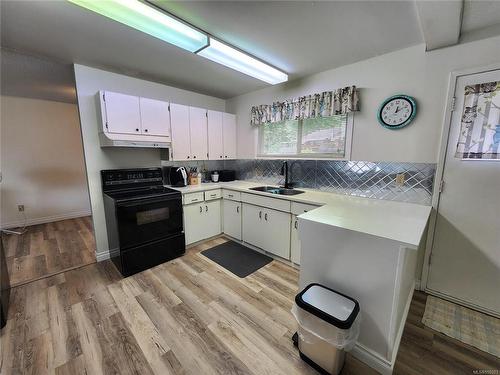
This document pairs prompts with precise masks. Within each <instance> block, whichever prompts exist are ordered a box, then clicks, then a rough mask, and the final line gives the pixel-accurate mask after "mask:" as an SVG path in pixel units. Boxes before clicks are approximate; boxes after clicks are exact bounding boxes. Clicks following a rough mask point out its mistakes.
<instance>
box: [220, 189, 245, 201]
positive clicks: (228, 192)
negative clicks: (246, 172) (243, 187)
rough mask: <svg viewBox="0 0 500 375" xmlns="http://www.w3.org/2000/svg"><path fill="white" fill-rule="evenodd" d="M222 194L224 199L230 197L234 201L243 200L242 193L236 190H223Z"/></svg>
mask: <svg viewBox="0 0 500 375" xmlns="http://www.w3.org/2000/svg"><path fill="white" fill-rule="evenodd" d="M222 195H223V197H224V199H230V200H233V201H238V202H239V201H241V193H240V192H239V191H234V190H222Z"/></svg>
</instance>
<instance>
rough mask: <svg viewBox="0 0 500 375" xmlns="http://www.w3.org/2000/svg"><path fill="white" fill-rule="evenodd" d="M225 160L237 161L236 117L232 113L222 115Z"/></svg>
mask: <svg viewBox="0 0 500 375" xmlns="http://www.w3.org/2000/svg"><path fill="white" fill-rule="evenodd" d="M222 130H223V135H222V136H223V143H224V159H236V116H235V115H232V114H230V113H224V114H223V115H222Z"/></svg>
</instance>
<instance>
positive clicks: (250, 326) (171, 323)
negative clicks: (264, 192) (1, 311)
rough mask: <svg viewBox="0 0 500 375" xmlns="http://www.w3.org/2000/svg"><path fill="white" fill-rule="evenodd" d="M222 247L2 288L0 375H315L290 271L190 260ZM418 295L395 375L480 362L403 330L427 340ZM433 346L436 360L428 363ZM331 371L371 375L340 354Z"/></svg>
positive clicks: (443, 342)
mask: <svg viewBox="0 0 500 375" xmlns="http://www.w3.org/2000/svg"><path fill="white" fill-rule="evenodd" d="M224 241H226V240H225V239H223V238H218V239H215V240H210V241H207V242H205V243H202V244H200V245H198V246H196V247H193V248H191V249H189V250H188V251H187V253H186V255H185V256H183V257H182V258H178V259H176V260H174V261H171V262H168V263H164V264H162V265H160V266H157V267H154V268H152V269H150V270H147V271H144V272H142V273H139V274H136V275H134V276H131V277H129V278H126V279H122V278H121V276H120V275H119V274H118V272H117V271H116V269H115V268H114V266H113V264H112V263H111V262H110V261H105V262H100V263H96V264H92V265H89V266H85V267H82V268H79V269H76V270H72V271H68V272H65V273H61V274H58V275H56V276H53V277H50V278H45V279H42V280H39V281H36V282H33V283H30V284H26V285H23V286H20V287H17V288H14V289H13V290H12V297H11V310H10V311H9V320H8V323H7V326H6V328H4V332H3V335H2V362H1V364H0V372H1V373H2V374H18V373H26V374H46V373H47V374H58V375H62V374H71V375H75V374H89V375H94V374H196V375H200V374H283V375H292V374H315V371H313V370H312V369H311V368H309V367H308V366H307V365H306V364H305V363H303V362H302V361H301V360H300V359H299V356H298V352H297V350H296V349H295V348H294V347H293V344H292V342H291V336H292V335H293V333H294V332H295V331H296V323H295V321H294V318H293V316H292V315H291V313H290V308H291V306H292V303H293V297H294V296H295V294H296V292H297V282H298V271H297V270H295V269H293V268H291V267H289V266H287V265H284V264H282V263H280V262H277V261H273V262H271V263H269V264H268V265H266V266H265V267H263V268H261V269H260V270H258V271H257V272H255V273H253V274H252V275H250V276H248V277H246V278H244V279H240V278H238V277H236V276H234V275H233V274H231V273H229V272H228V271H226V270H225V269H223V268H222V267H220V266H218V265H217V264H215V263H213V262H212V261H210V260H209V259H207V258H205V257H204V256H203V255H201V254H199V252H200V251H202V250H205V249H208V248H210V247H212V246H215V245H218V244H220V243H223V242H224ZM422 298H423V295H421V294H417V295H416V300H415V301H414V304H412V313H411V318H410V319H409V321H410V325H407V327H406V330H405V337H404V338H403V343H402V353H400V356H399V357H398V365H397V367H396V370H395V371H397V373H398V374H417V373H418V374H433V373H436V372H433V370H436V369H438V370H442V369H443V372H438V373H443V374H457V373H462V372H463V371H465V369H466V368H467V367H466V364H465V363H468V361H469V360H470V358H475V361H474V362H471V363H472V365H473V366H475V367H469V369H471V368H482V367H481V366H487V365H489V366H491V365H492V362H491V361H489V360H488V359H487V358H486V357H484V356H479V355H477V352H475V353H473V354H471V355H469V352H467V348H465V347H461V348H460V349H459V350H455V351H453V350H451V349H447V348H448V345H449V343H447V342H446V338H443V339H440V340H439V341H438V342H437V343H436V344H434V343H433V341H432V340H435V339H436V337H435V336H432V334H431V333H428V332H427V333H426V334H423V333H421V332H420V331H415V330H417V329H418V330H420V329H422V330H424V331H427V330H426V328H425V327H420V326H419V325H418V323H417V322H416V319H417V316H418V315H419V314H420V316H421V313H423V311H421V308H422V306H421V303H422ZM431 336H432V337H431ZM422 337H424V341H421V340H422ZM450 340H451V339H450ZM438 344H439V345H438ZM433 345H434V346H436V345H438V346H439V349H440V350H441V351H442V353H441V354H436V358H434V357H432V354H431V353H432V351H431V349H430V346H433ZM454 345H455V344H454ZM450 348H454V346H450ZM399 362H401V363H399ZM454 362H455V363H454ZM436 363H437V364H439V367H436V366H437V365H436ZM428 364H430V365H428ZM447 366H448V367H447ZM478 366H479V367H478ZM485 368H487V367H485ZM455 370H458V371H455ZM468 373H469V374H471V373H472V372H471V371H469V372H468ZM343 374H344V375H352V374H363V375H364V374H367V375H371V374H375V372H374V371H373V370H371V369H370V368H368V367H367V366H365V365H364V364H362V363H361V362H359V361H358V360H356V359H355V358H353V357H351V356H348V357H347V362H346V366H345V367H344V370H343Z"/></svg>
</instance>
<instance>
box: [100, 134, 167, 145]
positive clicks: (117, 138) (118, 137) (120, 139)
mask: <svg viewBox="0 0 500 375" xmlns="http://www.w3.org/2000/svg"><path fill="white" fill-rule="evenodd" d="M137 138H139V137H134V136H127V135H126V134H110V133H99V143H100V144H101V147H142V148H170V147H171V145H172V144H171V143H170V142H165V141H164V140H158V139H156V140H155V139H154V138H160V137H151V138H152V139H144V138H145V137H140V138H142V139H137ZM162 138H163V137H162Z"/></svg>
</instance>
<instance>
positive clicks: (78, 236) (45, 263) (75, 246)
mask: <svg viewBox="0 0 500 375" xmlns="http://www.w3.org/2000/svg"><path fill="white" fill-rule="evenodd" d="M2 238H3V241H4V249H5V253H6V258H7V269H8V272H9V277H10V283H11V285H12V286H16V285H20V284H23V283H26V282H29V281H33V280H37V279H40V278H42V277H46V276H50V275H54V274H56V273H60V272H62V271H65V270H68V269H72V268H76V267H81V266H84V265H87V264H90V263H94V262H95V261H96V259H95V238H94V231H93V228H92V218H91V217H90V216H86V217H80V218H76V219H69V220H61V221H55V222H51V223H46V224H40V225H32V226H29V227H27V228H26V232H25V233H24V234H22V235H13V234H4V235H3V236H2Z"/></svg>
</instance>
